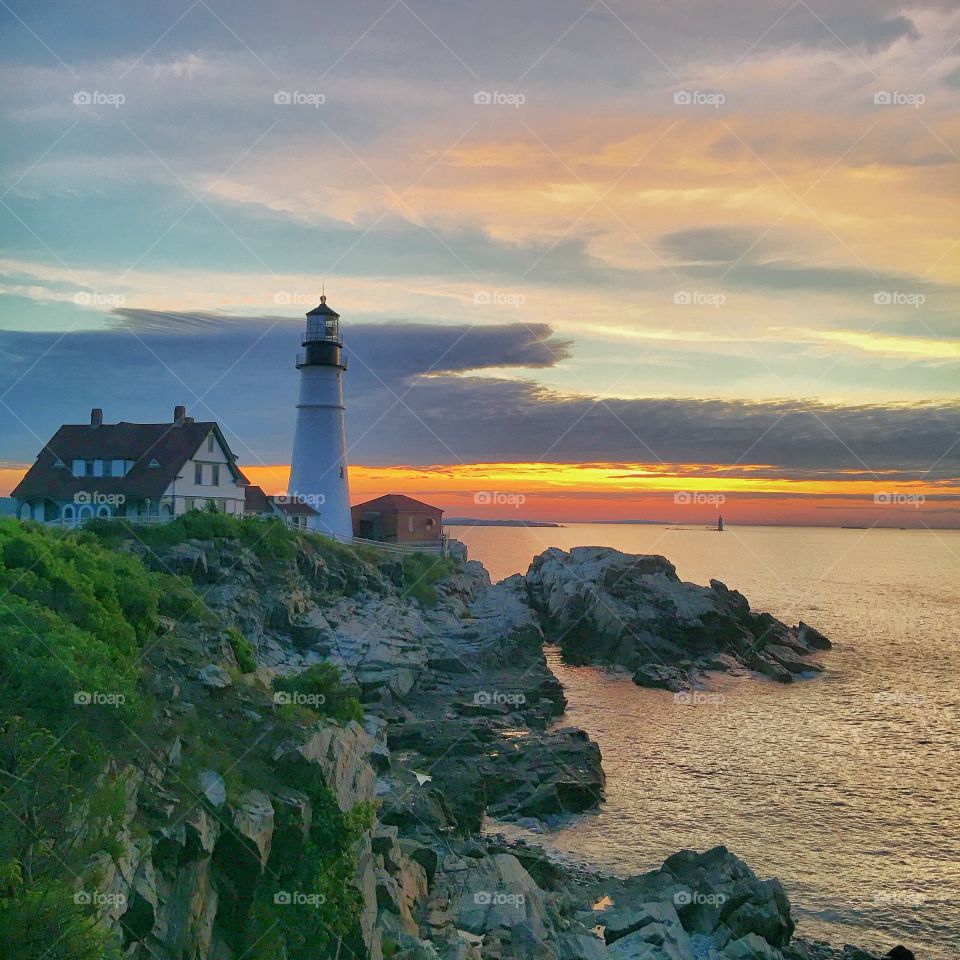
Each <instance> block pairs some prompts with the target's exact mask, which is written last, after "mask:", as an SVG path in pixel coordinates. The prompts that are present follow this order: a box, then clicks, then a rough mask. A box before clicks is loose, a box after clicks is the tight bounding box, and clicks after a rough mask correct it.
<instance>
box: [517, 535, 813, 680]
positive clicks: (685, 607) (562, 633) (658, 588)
mask: <svg viewBox="0 0 960 960" xmlns="http://www.w3.org/2000/svg"><path fill="white" fill-rule="evenodd" d="M526 585H527V588H528V590H529V593H530V597H531V600H532V602H533V604H534V606H535V607H536V609H537V610H538V611H539V612H540V614H541V618H542V621H543V623H544V628H545V631H546V634H547V637H548V639H549V640H551V641H552V642H554V643H557V644H559V645H560V648H561V650H562V651H563V654H564V657H565V658H566V659H568V660H569V661H571V662H574V663H609V664H615V665H618V666H622V667H625V668H626V669H628V670H631V671H633V673H634V680H635V682H636V683H638V684H639V685H640V686H649V687H664V688H666V689H668V690H674V691H679V690H682V689H684V688H685V687H689V686H691V685H693V684H695V683H696V682H697V680H698V678H699V677H700V676H701V675H702V673H703V672H704V671H707V670H730V669H736V668H738V667H739V668H746V669H750V670H754V671H757V672H759V673H762V674H765V675H767V676H769V677H772V678H773V679H775V680H778V681H780V682H783V683H786V682H789V681H790V680H792V679H793V678H794V677H795V676H798V675H802V674H805V673H811V672H816V671H819V670H820V669H822V668H821V667H820V665H819V664H818V663H817V662H816V661H814V660H810V659H809V655H810V654H811V653H813V652H814V651H815V650H823V649H827V648H829V646H830V643H829V641H828V640H827V639H826V637H824V636H823V634H821V633H819V632H818V631H816V630H814V629H813V628H811V627H809V626H807V625H806V624H803V623H801V624H800V625H799V626H798V627H788V626H787V625H786V624H784V623H781V622H780V621H779V620H777V619H776V618H774V617H772V616H770V614H768V613H754V612H752V611H751V610H750V604H749V603H748V602H747V599H746V597H744V596H743V595H742V594H740V593H738V592H737V591H736V590H730V589H728V588H727V587H726V586H725V585H724V584H723V583H721V582H720V581H719V580H711V581H710V586H709V587H702V586H698V585H697V584H693V583H686V582H684V581H682V580H681V579H680V578H679V577H678V576H677V572H676V568H675V567H674V565H673V564H672V563H670V561H669V560H667V559H666V558H665V557H661V556H654V555H639V554H625V553H621V552H620V551H619V550H614V549H612V548H609V547H574V548H573V549H572V550H571V551H569V552H566V551H564V550H560V549H558V548H556V547H551V548H550V549H549V550H546V551H545V552H544V553H542V554H540V555H539V556H538V557H536V558H535V559H534V560H533V562H532V563H531V565H530V569H529V570H528V572H527V575H526Z"/></svg>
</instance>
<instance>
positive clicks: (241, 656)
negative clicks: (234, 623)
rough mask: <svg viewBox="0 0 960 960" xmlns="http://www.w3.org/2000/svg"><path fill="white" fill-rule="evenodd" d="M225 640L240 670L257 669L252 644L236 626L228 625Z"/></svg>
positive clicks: (247, 671) (249, 671) (249, 670)
mask: <svg viewBox="0 0 960 960" xmlns="http://www.w3.org/2000/svg"><path fill="white" fill-rule="evenodd" d="M227 642H228V643H229V644H230V649H231V650H233V655H234V657H236V660H237V666H238V667H239V668H240V672H241V673H253V671H254V670H256V669H257V661H256V660H255V659H254V656H253V645H252V644H251V643H250V641H249V640H248V639H247V638H246V637H245V636H244V635H243V634H242V633H241V632H240V631H239V630H238V629H237V628H236V627H228V628H227Z"/></svg>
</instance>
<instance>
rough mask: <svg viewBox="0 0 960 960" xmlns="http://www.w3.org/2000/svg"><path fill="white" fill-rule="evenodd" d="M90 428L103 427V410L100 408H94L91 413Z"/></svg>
mask: <svg viewBox="0 0 960 960" xmlns="http://www.w3.org/2000/svg"><path fill="white" fill-rule="evenodd" d="M90 426H91V427H102V426H103V410H101V409H100V407H94V408H93V409H92V410H91V411H90Z"/></svg>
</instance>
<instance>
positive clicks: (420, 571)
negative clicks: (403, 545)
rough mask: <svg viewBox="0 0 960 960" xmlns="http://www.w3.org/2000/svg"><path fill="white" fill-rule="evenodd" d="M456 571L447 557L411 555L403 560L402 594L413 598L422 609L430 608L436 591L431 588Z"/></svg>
mask: <svg viewBox="0 0 960 960" xmlns="http://www.w3.org/2000/svg"><path fill="white" fill-rule="evenodd" d="M455 569H456V567H455V565H454V563H453V561H452V560H450V559H449V558H448V557H437V556H432V555H429V554H425V553H413V554H410V555H409V556H406V557H404V558H403V587H402V590H403V594H404V596H407V597H413V599H414V600H418V601H419V602H420V604H421V605H422V606H424V607H432V606H433V605H434V604H435V603H436V602H437V591H436V589H435V587H434V586H433V585H434V584H435V583H437V581H439V580H443V579H445V578H446V577H449V576H450V574H452V573H453V572H454V570H455Z"/></svg>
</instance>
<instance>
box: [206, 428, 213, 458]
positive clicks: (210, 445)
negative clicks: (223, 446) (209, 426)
mask: <svg viewBox="0 0 960 960" xmlns="http://www.w3.org/2000/svg"><path fill="white" fill-rule="evenodd" d="M207 453H213V434H212V433H211V434H210V436H209V437H207Z"/></svg>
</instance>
